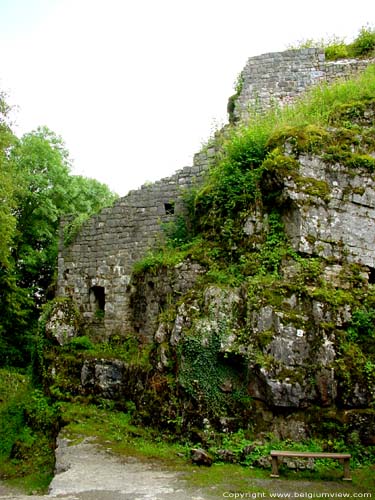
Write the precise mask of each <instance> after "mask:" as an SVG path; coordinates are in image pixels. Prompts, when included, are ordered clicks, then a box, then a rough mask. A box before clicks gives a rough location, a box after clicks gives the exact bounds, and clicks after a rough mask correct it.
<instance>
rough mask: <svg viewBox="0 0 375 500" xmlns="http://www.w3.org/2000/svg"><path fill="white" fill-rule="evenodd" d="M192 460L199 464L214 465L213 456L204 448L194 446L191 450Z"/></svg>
mask: <svg viewBox="0 0 375 500" xmlns="http://www.w3.org/2000/svg"><path fill="white" fill-rule="evenodd" d="M191 461H192V462H193V463H194V464H197V465H207V466H210V465H212V462H213V460H212V457H211V456H210V455H209V454H208V453H207V452H206V451H205V450H203V449H202V448H193V449H192V450H191Z"/></svg>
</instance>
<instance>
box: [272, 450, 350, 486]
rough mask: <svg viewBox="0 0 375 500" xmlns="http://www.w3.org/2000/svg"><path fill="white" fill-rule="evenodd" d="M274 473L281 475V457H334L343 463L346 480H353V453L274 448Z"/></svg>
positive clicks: (275, 475)
mask: <svg viewBox="0 0 375 500" xmlns="http://www.w3.org/2000/svg"><path fill="white" fill-rule="evenodd" d="M271 457H272V474H271V477H279V461H278V459H279V457H280V458H283V457H296V458H333V459H335V460H339V461H340V462H342V463H343V467H344V477H343V480H344V481H351V480H352V478H351V477H350V469H349V460H350V457H351V455H350V454H349V453H325V452H320V451H318V452H310V451H306V452H305V451H280V450H272V451H271Z"/></svg>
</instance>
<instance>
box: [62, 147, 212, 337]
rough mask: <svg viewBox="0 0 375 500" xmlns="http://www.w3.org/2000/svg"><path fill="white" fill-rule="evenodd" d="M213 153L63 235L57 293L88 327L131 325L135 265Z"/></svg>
mask: <svg viewBox="0 0 375 500" xmlns="http://www.w3.org/2000/svg"><path fill="white" fill-rule="evenodd" d="M214 154H215V152H214V151H213V150H212V149H206V150H205V151H201V152H200V153H199V154H198V155H196V157H195V159H194V165H193V166H192V167H185V168H183V169H182V170H179V171H178V172H176V173H175V174H174V175H172V176H171V177H167V178H164V179H161V180H160V181H157V182H155V183H152V184H145V185H144V186H142V187H141V189H139V190H134V191H131V192H129V194H128V195H127V196H125V197H123V198H121V199H119V200H118V201H117V202H116V203H115V205H114V206H113V207H111V208H106V209H104V210H102V211H101V212H100V213H99V214H98V215H96V216H94V217H92V218H91V219H90V220H89V221H87V222H86V223H85V224H84V225H83V227H82V228H81V230H80V232H79V234H78V235H77V237H76V238H75V240H74V241H73V242H72V243H71V244H69V245H68V246H65V245H64V244H63V241H62V240H63V238H61V243H60V250H59V260H58V290H57V295H58V296H63V297H64V296H65V297H72V298H73V300H74V301H75V303H76V304H77V305H78V307H79V310H80V312H81V314H82V317H83V320H84V322H85V326H86V328H87V329H88V330H89V333H91V334H92V335H94V334H95V336H97V337H102V336H108V335H112V334H125V333H127V332H128V331H129V329H131V324H130V323H131V322H130V318H129V314H130V308H129V300H130V297H131V290H130V289H129V283H130V275H131V272H132V268H133V265H134V263H135V262H136V261H138V260H140V259H141V258H142V257H143V256H144V255H145V254H146V253H147V250H149V249H150V248H152V247H154V246H155V244H156V243H157V241H158V240H159V239H160V238H162V237H163V232H162V230H161V224H163V223H168V222H170V221H172V220H174V217H175V215H176V214H181V213H183V210H184V207H183V201H182V198H181V195H182V194H183V192H184V191H185V190H186V189H187V188H189V187H191V186H193V185H195V184H199V183H200V182H201V178H202V176H203V174H204V172H205V171H206V170H207V167H208V164H209V162H210V161H211V158H212V157H213V156H214ZM141 333H142V332H141Z"/></svg>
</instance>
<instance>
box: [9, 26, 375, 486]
mask: <svg viewBox="0 0 375 500" xmlns="http://www.w3.org/2000/svg"><path fill="white" fill-rule="evenodd" d="M329 47H330V51H331V52H329V50H328V47H327V49H326V55H327V58H333V59H334V58H336V57H343V55H344V54H346V53H347V54H348V56H350V54H354V53H355V54H356V55H357V56H361V57H362V56H366V57H368V56H369V55H371V54H373V50H374V31H373V30H372V29H367V28H363V29H362V30H361V32H360V34H359V36H358V37H357V39H356V40H355V41H354V42H353V43H352V44H351V45H350V46H346V45H345V44H344V43H343V42H342V41H341V40H337V39H335V43H332V44H331V45H330V46H329ZM349 48H350V50H349ZM351 51H352V52H351ZM242 83H243V82H242V76H240V77H239V79H238V82H237V85H236V95H235V96H234V99H233V102H232V104H233V106H234V101H235V99H236V98H237V97H238V95H239V92H240V91H241V86H242ZM374 96H375V67H374V66H370V67H368V69H367V70H366V71H365V72H363V73H362V74H360V75H359V76H358V77H356V78H353V79H351V80H350V81H346V82H338V83H336V84H333V85H321V86H319V87H316V88H314V89H312V90H311V91H310V92H308V93H306V95H304V96H303V97H302V98H301V99H299V100H298V101H297V102H296V103H295V104H294V105H293V106H288V107H285V108H283V109H279V108H277V107H274V108H273V109H271V110H269V111H268V112H267V113H265V114H260V113H258V112H257V110H256V109H254V110H253V111H252V114H251V119H250V121H249V123H247V124H241V125H238V126H229V127H227V128H225V130H224V131H223V132H222V133H218V134H217V135H216V137H215V139H214V140H215V141H217V144H216V145H217V150H220V153H218V154H217V161H216V163H215V165H213V166H212V168H211V169H210V170H209V172H208V175H207V180H206V182H205V184H204V185H203V186H201V187H199V188H198V189H197V190H194V191H192V192H191V193H190V195H189V196H188V197H187V202H186V208H187V215H186V217H177V218H176V219H175V221H174V222H171V223H168V224H166V225H165V226H164V233H165V236H166V241H165V242H164V241H163V242H161V243H160V247H159V248H158V249H156V250H155V251H154V252H150V253H149V254H147V255H146V256H145V257H144V258H143V259H142V260H141V261H139V262H138V263H137V264H136V266H135V267H134V273H133V278H134V280H137V279H138V280H140V281H142V278H143V277H144V276H146V273H147V274H148V276H157V275H158V273H159V272H160V271H167V272H168V270H169V269H171V268H173V267H175V266H176V265H177V264H179V263H181V262H183V261H185V260H187V259H189V260H190V261H193V262H197V263H199V264H200V265H201V266H202V268H204V269H205V271H206V272H205V273H203V274H202V275H201V276H199V277H198V279H197V282H196V285H195V288H194V290H190V291H189V292H188V293H187V294H186V295H185V296H181V293H180V292H179V291H177V292H175V291H174V290H173V291H172V292H171V293H169V295H168V296H167V297H166V299H165V303H163V304H157V306H158V307H160V310H159V312H160V316H159V319H160V320H161V321H163V323H165V325H167V326H166V330H168V335H170V334H171V329H172V325H173V324H174V321H175V319H176V315H177V312H178V311H179V307H180V306H181V307H182V305H187V306H191V307H192V309H193V310H194V311H196V312H195V313H191V314H190V312H189V315H186V316H184V315H183V314H182V313H181V315H180V316H181V317H180V318H179V319H180V320H181V322H185V323H184V324H183V328H182V330H183V334H182V335H181V338H180V339H179V341H178V345H177V347H175V346H172V345H169V344H168V343H167V341H166V340H164V341H161V343H160V344H158V345H156V344H147V345H145V344H144V343H142V342H141V341H138V339H136V338H135V337H134V335H131V334H128V335H126V334H125V332H121V335H118V336H117V335H115V336H113V337H112V338H110V339H108V340H106V341H105V342H103V341H94V340H93V339H92V338H89V337H88V336H87V335H85V333H86V332H85V331H83V330H81V329H80V324H79V322H80V316H79V313H78V311H75V310H74V307H73V306H72V304H71V303H68V302H69V301H54V302H47V300H48V299H49V298H50V297H51V296H52V292H53V288H54V279H55V276H54V273H55V269H56V257H57V244H58V227H59V220H60V218H65V220H66V226H65V232H64V233H65V234H64V239H65V243H69V242H72V241H74V238H75V235H76V232H77V231H78V230H79V228H80V227H81V225H82V224H84V223H85V220H86V219H87V218H88V217H89V216H91V215H92V214H93V213H96V212H98V211H99V210H100V209H101V208H103V207H105V206H107V205H109V204H110V203H112V202H113V200H114V198H115V197H114V195H113V194H112V193H110V192H109V190H108V188H106V187H105V186H103V185H101V184H99V183H97V182H96V181H90V180H87V179H84V178H82V177H75V176H72V175H71V174H70V160H69V155H68V153H67V151H66V149H65V146H64V144H63V142H62V140H61V138H59V137H57V136H56V135H55V134H54V133H53V132H51V131H49V130H48V129H46V128H41V129H38V130H36V131H34V132H32V133H30V134H26V135H25V136H24V137H22V138H21V139H18V138H16V137H15V135H14V134H13V132H12V130H11V127H10V125H9V120H8V113H9V109H8V107H7V105H6V102H5V98H4V96H0V113H1V120H0V197H1V200H3V201H4V203H2V206H1V207H0V231H1V234H2V236H3V237H2V239H1V241H0V290H1V291H0V301H1V304H2V315H1V318H0V349H1V353H2V358H1V365H2V366H7V367H9V366H11V365H13V366H17V367H18V368H21V369H25V368H26V367H27V366H28V365H29V363H30V360H31V359H32V363H33V364H32V371H33V373H32V375H33V379H32V380H33V384H34V385H33V384H32V383H31V382H30V380H29V377H28V376H27V375H25V374H24V373H23V372H22V374H20V373H19V372H13V371H9V370H8V371H6V370H5V369H2V370H1V371H0V474H1V476H2V477H7V478H13V477H16V476H21V477H23V484H24V485H27V486H26V487H27V489H28V490H39V489H43V488H45V487H46V485H47V483H48V480H49V478H50V477H51V473H52V469H53V440H54V437H55V433H56V431H57V430H58V428H59V425H60V424H61V422H60V421H59V418H60V417H61V416H62V418H63V424H64V425H65V427H66V432H67V433H68V435H70V436H71V437H72V438H74V439H79V438H78V436H85V435H95V436H97V439H98V441H99V442H103V443H104V442H106V443H107V442H108V441H110V443H111V447H113V449H114V450H115V451H117V452H121V453H131V454H138V453H140V454H142V455H143V456H147V457H152V458H159V459H163V460H168V458H170V457H173V460H174V461H175V460H176V454H177V453H180V454H182V457H180V458H181V459H182V460H181V463H182V464H183V463H184V461H186V459H187V458H188V450H189V448H190V447H191V446H192V445H201V446H203V447H205V448H206V449H208V450H209V451H210V452H211V453H212V454H213V455H214V456H215V459H216V463H217V466H216V468H214V469H213V470H215V471H216V472H217V471H219V470H220V469H219V468H218V467H222V469H221V471H227V470H229V469H230V467H232V466H228V465H219V462H220V461H221V460H222V458H223V455H222V454H221V453H220V450H222V449H225V450H226V451H227V452H229V455H230V456H231V457H232V459H233V461H234V462H236V463H237V464H242V465H246V466H248V467H259V466H260V464H261V461H260V459H264V458H265V457H267V456H268V455H269V451H270V449H271V448H275V447H279V448H284V449H285V448H286V449H292V447H295V446H296V444H295V443H292V442H290V441H285V440H284V441H279V440H278V439H276V438H275V437H274V436H272V435H269V434H264V436H263V437H262V441H261V442H257V439H256V436H255V435H254V432H253V430H254V429H255V427H256V425H260V423H259V422H257V421H255V420H256V419H258V420H259V419H260V418H261V417H260V415H262V409H261V410H259V408H257V405H258V401H257V402H254V401H253V400H252V399H251V398H250V397H249V394H248V385H249V383H248V382H249V380H248V377H249V373H250V371H251V370H258V371H259V370H260V368H262V369H264V370H269V371H270V372H271V371H272V373H273V377H274V379H275V380H276V381H283V380H285V379H287V378H288V379H289V381H290V382H293V383H294V382H298V383H299V384H300V385H303V384H305V385H311V386H314V387H315V386H316V385H317V380H316V379H315V372H314V370H315V368H316V366H315V365H314V360H313V361H312V363H311V366H309V368H308V370H307V369H305V367H304V366H303V367H297V368H296V369H295V370H291V369H289V368H284V369H282V367H281V366H279V365H280V363H279V364H278V362H277V361H276V360H275V358H274V357H273V355H272V354H271V353H270V352H269V351H267V348H268V346H269V344H270V343H271V341H272V339H273V337H274V333H275V327H274V323H273V319H272V318H271V320H270V324H269V327H267V328H265V329H263V330H262V329H260V331H256V328H255V327H254V321H255V320H256V317H255V316H254V314H253V313H257V312H258V311H259V310H260V309H261V308H264V307H266V306H270V307H271V308H272V311H273V310H275V311H276V312H277V316H276V317H277V318H278V319H277V321H279V320H280V318H281V319H282V321H283V322H284V323H285V325H286V326H287V327H289V326H293V327H296V328H299V329H302V330H303V331H308V330H309V327H310V326H311V322H312V321H313V319H312V318H313V312H315V313H316V314H318V313H317V312H316V311H314V307H318V306H319V307H322V308H325V309H324V311H323V312H322V316H324V317H323V319H322V320H321V321H320V323H319V328H318V333H317V335H316V337H317V338H314V339H313V342H312V346H311V353H312V358H313V357H314V354H315V353H317V352H318V351H319V349H321V348H322V347H323V340H324V339H328V338H329V341H330V342H331V343H332V344H333V345H334V349H335V352H336V357H335V359H334V360H332V361H330V362H329V363H328V364H327V367H326V368H327V371H330V370H335V377H336V380H337V382H338V395H337V398H336V401H337V402H338V403H339V405H341V406H342V407H343V408H345V407H346V406H350V404H352V399H351V398H353V397H357V398H358V400H359V402H360V406H362V407H363V408H364V409H363V410H361V411H362V413H361V414H360V416H358V415H354V417H353V418H362V419H364V421H366V420H365V419H368V421H369V422H373V420H371V419H373V418H374V414H373V411H374V408H373V405H374V403H373V401H374V393H373V391H374V387H375V333H374V332H375V287H374V285H372V284H371V283H368V280H367V279H366V278H364V277H363V274H364V271H365V269H364V267H363V266H357V267H356V266H355V265H352V264H350V263H348V262H347V261H346V259H345V255H344V252H343V254H342V259H341V260H342V262H340V264H341V265H342V272H341V274H340V275H339V276H337V277H336V278H335V279H336V281H337V283H332V282H330V280H329V279H328V278H327V277H326V276H325V275H324V272H323V271H324V269H325V268H326V265H327V264H330V260H329V258H326V259H325V260H324V259H323V258H322V257H319V255H321V253H322V252H319V251H318V250H317V251H316V254H315V255H314V256H311V257H308V256H306V255H300V254H299V253H298V252H296V251H295V250H293V249H292V247H291V243H290V242H289V241H288V238H287V237H286V234H285V228H284V223H283V221H285V218H283V217H282V215H281V208H282V207H283V203H284V201H285V200H283V190H284V186H285V180H286V179H287V180H288V182H291V183H294V184H295V185H296V186H297V187H298V190H299V192H300V193H302V194H303V195H304V196H305V197H306V199H308V200H309V202H311V203H314V202H315V201H316V199H319V202H320V203H327V202H328V201H329V199H330V197H331V191H330V186H329V185H328V184H327V182H325V181H322V180H317V179H315V178H306V177H301V175H300V174H299V162H298V159H299V156H301V155H316V156H318V157H319V158H321V159H322V160H323V161H324V162H325V164H326V165H328V166H329V165H335V164H336V163H340V165H342V166H343V167H344V168H345V169H346V171H347V172H348V173H349V174H354V173H355V172H356V171H357V172H358V171H359V170H362V171H365V172H366V173H367V174H369V173H370V174H371V173H373V172H374V171H375V160H374V152H375V139H374V126H373V123H372V122H373V116H374V112H375V99H374ZM232 111H233V109H232ZM231 121H232V122H233V121H234V120H233V119H232V120H231ZM355 189H356V194H359V195H360V194H361V193H362V194H363V191H362V187H361V186H359V187H356V188H355ZM344 194H345V195H348V194H351V193H344ZM284 208H285V207H284ZM71 212H73V213H72V214H71ZM70 214H71V215H70ZM244 228H245V229H246V230H245V229H244ZM310 240H311V241H309V243H311V244H313V243H314V241H313V240H314V237H313V236H311V237H310ZM212 285H213V286H212ZM211 286H212V289H213V290H214V291H218V290H219V292H220V293H222V294H223V295H225V294H226V295H225V296H226V297H229V295H230V294H231V293H233V295H234V296H235V298H238V301H237V302H236V300H233V304H231V307H232V306H233V307H232V309H231V310H230V311H229V310H221V309H220V306H219V305H218V306H217V307H216V309H215V307H213V308H212V309H209V307H208V305H207V304H210V303H211V302H210V301H209V300H206V296H205V293H206V292H207V290H208V289H209V288H210V287H211ZM219 292H218V295H217V297H215V298H214V299H213V300H212V303H214V302H215V299H217V302H218V303H219V302H220V296H219ZM215 293H216V292H215ZM211 298H212V297H211ZM46 302H47V305H46ZM221 302H222V303H224V302H226V301H221ZM239 304H240V305H239ZM317 304H318V306H317ZM321 304H323V306H321ZM55 306H56V307H57V306H58V307H60V310H64V311H65V315H66V317H68V313H69V310H70V313H71V315H70V316H69V318H70V319H69V322H70V326H74V327H75V328H76V331H78V332H79V336H76V337H74V338H72V339H70V340H69V339H65V340H66V343H65V344H64V345H63V346H58V345H56V342H55V341H54V339H53V338H48V337H47V335H46V332H45V327H46V322H47V319H50V318H51V315H53V312H54V307H55ZM318 312H319V311H318ZM41 313H42V314H41ZM323 313H324V314H323ZM38 318H39V321H38ZM254 318H255V319H254ZM336 318H339V320H337V321H336ZM96 320H97V322H98V324H99V323H100V322H103V311H98V313H97V317H96ZM206 320H209V321H206ZM275 321H276V320H275ZM280 321H281V320H280ZM234 332H235V335H233V333H234ZM233 337H235V338H233ZM228 346H229V347H228ZM161 353H163V354H164V355H165V358H166V360H165V363H164V364H163V366H162V367H161V368H160V366H159V367H158V369H156V368H155V366H156V364H157V361H159V360H160V359H161ZM98 359H99V360H101V361H103V362H106V361H111V360H119V361H122V362H123V365H121V366H123V368H124V370H127V371H126V375H127V380H128V381H129V382H128V386H127V387H126V388H125V389H124V390H123V392H122V393H121V398H122V399H121V400H109V399H107V398H106V397H103V395H102V394H94V395H93V394H85V393H84V389H81V388H80V381H81V379H80V377H81V369H82V365H83V363H84V362H88V363H90V362H93V363H94V362H95V360H98ZM52 373H54V375H53V376H52ZM41 387H43V389H44V390H45V394H48V396H49V397H50V398H51V400H49V399H48V398H47V397H46V395H45V394H44V393H43V392H42V390H41ZM360 390H362V392H361V393H360V394H359V395H358V393H359V392H360ZM90 403H95V405H91V404H90ZM312 404H313V403H312ZM258 410H259V411H258ZM257 411H258V413H257ZM329 411H331V414H330V415H328V416H327V415H323V416H322V415H321V412H320V409H319V410H318V411H316V409H315V408H313V407H311V408H308V409H307V410H306V415H307V416H306V418H308V419H310V423H311V428H312V429H313V431H312V434H314V435H316V436H318V437H316V438H314V439H309V440H306V441H305V442H302V443H299V444H298V446H299V449H302V450H307V449H310V450H318V449H324V450H329V451H341V450H343V449H344V448H345V450H346V449H348V448H349V450H350V451H351V452H352V454H353V465H355V466H356V467H363V468H367V469H366V470H369V471H370V467H373V465H371V464H373V463H374V461H375V455H374V450H373V447H367V449H366V448H365V446H364V445H363V444H362V442H365V441H366V436H362V435H359V434H358V432H357V431H353V430H352V428H351V427H350V423H348V421H345V418H344V417H343V415H342V414H341V413H340V410H339V409H337V408H334V409H329ZM203 417H207V419H206V423H204V422H205V420H204V418H203ZM223 418H224V420H223ZM348 418H349V417H348ZM225 419H226V420H225ZM223 421H224V424H225V425H226V423H225V422H229V423H228V429H227V431H226V432H219V431H218V429H220V428H221V429H222V428H223V426H224V424H223ZM207 422H208V423H207ZM139 423H141V424H143V426H142V427H138V426H137V425H136V424H139ZM203 424H204V425H203ZM147 425H150V426H151V425H154V426H156V425H157V426H158V430H157V431H156V430H153V429H151V428H150V427H147ZM177 436H178V437H179V438H180V440H183V443H182V444H181V442H180V443H178V442H176V437H177ZM333 467H334V466H332V464H331V463H329V464H328V463H325V462H324V461H322V462H317V465H316V472H315V473H308V472H306V473H305V474H306V476H307V477H309V476H308V474H311V475H312V476H311V477H314V476H313V474H317V475H318V477H320V478H322V477H324V478H326V476H327V474H328V473H327V471H329V475H332V470H333V471H334V473H335V470H334V469H333ZM231 470H233V469H231ZM214 473H215V472H214ZM214 473H213V474H214ZM237 473H238V469H236V474H237ZM218 474H219V475H220V472H219V473H218ZM356 474H357V475H356V476H355V477H357V478H358V482H357V483H355V484H357V485H358V484H360V483H359V481H360V480H361V481H362V479H363V477H362V476H361V474H360V472H358V473H356ZM211 477H212V476H211ZM31 478H34V479H36V481H35V482H32V480H31ZM359 478H361V479H359ZM238 484H242V483H241V480H239V483H238Z"/></svg>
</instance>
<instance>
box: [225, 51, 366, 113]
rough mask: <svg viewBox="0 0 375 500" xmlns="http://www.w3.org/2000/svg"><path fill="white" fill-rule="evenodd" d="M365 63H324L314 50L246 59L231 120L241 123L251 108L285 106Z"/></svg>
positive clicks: (344, 61)
mask: <svg viewBox="0 0 375 500" xmlns="http://www.w3.org/2000/svg"><path fill="white" fill-rule="evenodd" d="M369 62H371V61H369V60H357V59H348V60H347V59H345V60H339V61H326V60H325V56H324V52H323V51H322V50H321V49H314V48H311V49H301V50H286V51H284V52H276V53H270V54H262V55H260V56H256V57H250V59H249V60H248V61H247V64H246V66H245V68H244V69H243V71H242V73H241V78H242V89H241V92H240V94H239V96H238V99H237V100H236V103H235V107H234V110H233V111H234V117H235V118H236V119H237V120H242V121H244V120H246V119H247V118H248V117H249V112H250V110H251V109H252V108H254V107H255V109H264V108H267V107H270V106H272V105H275V104H276V105H280V104H281V105H283V104H287V103H288V102H290V101H291V100H292V99H293V98H294V97H296V96H298V95H299V94H301V93H302V92H304V91H305V90H306V89H307V88H308V87H310V86H312V85H316V84H317V83H320V82H332V81H334V80H337V79H338V78H348V77H350V76H352V75H353V74H355V73H356V72H358V71H360V70H363V69H365V68H366V66H368V64H369ZM372 62H374V61H372Z"/></svg>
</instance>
